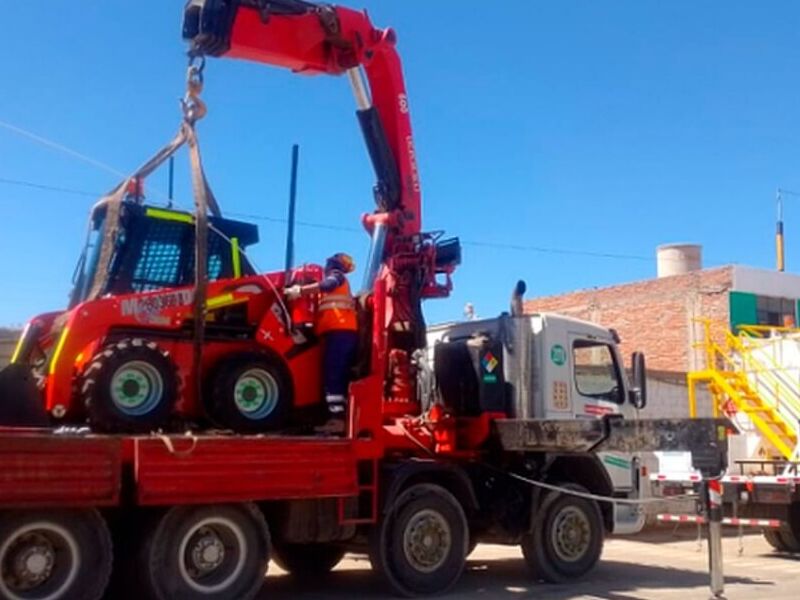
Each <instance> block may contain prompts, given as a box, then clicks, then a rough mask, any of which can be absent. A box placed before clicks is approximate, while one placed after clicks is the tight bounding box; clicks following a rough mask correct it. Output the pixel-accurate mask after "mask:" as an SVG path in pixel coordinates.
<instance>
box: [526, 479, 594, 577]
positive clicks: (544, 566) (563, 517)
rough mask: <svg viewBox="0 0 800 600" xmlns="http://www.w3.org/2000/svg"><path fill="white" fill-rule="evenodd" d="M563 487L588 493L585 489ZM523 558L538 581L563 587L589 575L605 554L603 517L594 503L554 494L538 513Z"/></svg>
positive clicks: (547, 497)
mask: <svg viewBox="0 0 800 600" xmlns="http://www.w3.org/2000/svg"><path fill="white" fill-rule="evenodd" d="M562 487H564V488H567V489H570V490H575V491H578V492H583V493H588V490H586V488H584V487H583V486H580V485H576V484H567V485H563V486H562ZM537 513H538V514H537V516H536V518H535V519H534V525H533V532H532V533H530V534H528V535H526V536H525V537H524V538H523V540H522V555H523V556H524V557H525V562H526V563H527V565H528V567H529V569H530V571H531V573H532V574H533V576H534V577H536V578H537V579H543V580H545V581H548V582H551V583H564V582H567V581H572V580H574V579H575V578H576V577H581V576H582V575H584V574H586V573H587V572H588V571H589V570H590V569H592V567H594V565H595V564H596V563H597V561H598V560H599V559H600V554H601V553H602V551H603V535H604V529H603V516H602V513H601V512H600V507H599V506H598V505H597V502H595V501H594V500H588V499H585V498H579V497H578V496H572V495H568V494H560V493H558V492H551V493H550V494H548V495H547V496H546V497H545V499H544V501H543V502H542V504H541V506H540V507H539V509H538V511H537Z"/></svg>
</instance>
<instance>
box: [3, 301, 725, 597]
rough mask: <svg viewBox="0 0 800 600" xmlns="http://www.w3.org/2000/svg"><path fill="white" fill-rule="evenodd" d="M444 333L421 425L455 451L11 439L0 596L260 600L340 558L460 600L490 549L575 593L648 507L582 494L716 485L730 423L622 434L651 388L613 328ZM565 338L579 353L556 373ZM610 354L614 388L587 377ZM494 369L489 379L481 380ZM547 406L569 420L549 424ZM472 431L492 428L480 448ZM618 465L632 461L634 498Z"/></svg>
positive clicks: (280, 442) (406, 425) (675, 423)
mask: <svg viewBox="0 0 800 600" xmlns="http://www.w3.org/2000/svg"><path fill="white" fill-rule="evenodd" d="M432 335H434V336H435V337H436V338H437V340H436V342H435V343H434V344H433V348H434V349H433V351H432V353H431V354H432V357H433V358H432V361H431V365H432V366H433V368H432V369H431V371H432V373H431V377H432V378H434V379H432V381H431V385H430V386H428V385H424V386H422V387H424V388H426V389H430V390H432V391H431V395H432V396H431V398H429V399H427V400H426V401H432V400H433V396H435V397H436V402H437V403H438V404H432V405H431V407H430V408H429V410H427V411H426V412H425V413H424V414H425V415H426V417H425V420H427V419H431V418H435V414H436V412H437V409H436V406H439V407H444V408H446V409H447V412H448V414H450V415H452V418H453V419H454V420H453V423H452V424H451V425H452V426H453V427H452V429H450V431H451V432H452V433H453V434H454V437H452V438H451V439H448V437H447V436H446V435H442V434H443V433H444V432H445V431H446V429H445V428H443V427H442V426H441V424H440V426H439V427H438V428H437V427H436V426H430V425H428V424H426V423H425V422H424V419H422V418H420V417H408V418H407V419H403V420H397V421H395V422H393V423H392V424H388V425H384V426H382V427H380V428H379V429H377V430H374V431H373V432H372V433H373V434H370V432H369V431H368V430H367V429H360V428H359V422H358V420H359V418H360V417H359V416H358V415H361V414H365V413H368V411H363V412H361V411H359V410H358V407H356V406H352V410H351V414H352V415H354V417H353V419H352V422H351V429H350V431H351V432H352V433H353V435H351V436H350V437H348V438H345V439H336V438H324V437H299V436H291V435H271V436H270V435H240V434H224V433H202V434H186V435H175V434H172V435H155V434H154V435H146V436H144V435H142V436H137V435H96V434H91V433H88V432H86V431H75V430H69V429H65V430H62V431H55V432H53V431H37V430H25V429H5V430H3V431H0V572H1V573H2V577H0V596H2V597H4V598H10V599H12V600H21V599H23V598H24V599H28V600H30V599H36V600H42V599H44V598H86V599H92V598H100V597H102V594H103V593H104V591H105V590H106V589H107V585H108V582H109V580H110V579H111V573H112V569H113V571H114V577H113V584H112V586H113V587H112V588H111V589H112V590H113V593H111V595H110V596H109V597H125V596H124V594H125V593H131V594H133V596H132V597H137V598H140V597H152V598H158V599H163V600H166V599H170V600H174V599H176V598H178V599H183V598H190V599H194V598H250V597H253V596H254V595H255V594H256V593H257V592H258V590H259V589H260V588H261V587H262V585H263V583H264V574H265V572H266V570H267V565H268V561H269V560H270V556H272V558H274V559H275V560H276V561H277V562H278V563H279V564H280V565H281V566H283V567H285V568H286V569H287V570H289V571H290V572H291V573H294V574H297V575H316V576H321V575H323V574H324V573H326V572H328V571H329V570H330V569H332V568H333V567H334V566H335V565H336V564H337V563H338V562H339V560H340V559H341V558H342V556H343V555H344V553H345V552H346V551H358V552H362V553H367V554H368V555H369V556H370V559H371V561H372V564H373V566H374V567H375V568H376V569H377V570H378V571H379V572H380V573H381V575H382V576H383V578H384V579H385V580H386V582H387V583H388V584H389V587H390V588H391V589H392V590H393V591H394V592H396V593H399V594H401V595H408V596H411V595H425V594H432V593H438V592H442V591H444V590H446V589H448V588H449V587H450V586H452V585H453V584H455V582H456V581H457V580H458V578H459V576H460V574H461V572H462V570H463V568H464V564H465V560H466V556H467V554H468V551H469V548H470V547H471V546H473V545H474V544H476V543H478V542H479V541H484V542H492V543H504V544H514V545H521V547H522V548H523V552H524V554H525V558H526V561H527V564H528V566H529V568H530V569H531V571H532V573H533V575H534V576H535V577H537V578H541V579H545V580H547V581H554V582H568V581H570V580H572V579H574V578H576V577H580V576H582V575H584V574H586V573H587V572H588V571H589V570H591V569H592V567H593V566H594V565H595V564H596V562H597V561H598V560H599V558H600V555H601V552H602V545H603V537H604V536H605V534H606V533H610V532H617V533H620V532H622V533H626V532H627V533H630V532H631V531H633V530H635V526H632V525H631V523H632V520H633V521H636V520H637V519H638V518H639V516H640V515H639V513H638V512H637V511H636V510H631V507H629V506H620V505H616V504H612V503H609V502H603V501H599V500H598V499H597V498H595V497H594V496H585V494H591V495H596V496H600V497H603V498H613V499H615V500H617V501H621V502H625V501H627V500H633V501H634V502H635V501H636V499H638V498H639V497H640V493H641V487H640V477H639V476H640V468H639V464H638V462H637V460H636V453H637V452H639V451H644V450H688V451H691V452H692V453H693V457H694V463H695V466H696V467H697V468H699V469H701V470H703V472H705V473H707V474H709V475H716V474H717V473H719V472H720V471H721V470H722V469H723V468H724V463H725V454H726V448H727V441H726V437H725V422H724V421H720V420H711V419H709V420H640V419H635V418H627V419H626V418H624V416H623V413H626V412H628V411H630V410H631V409H632V408H634V407H633V405H632V402H636V403H640V402H641V400H642V398H643V397H644V388H643V383H642V382H643V379H642V377H643V372H640V373H639V374H638V375H637V376H636V379H635V380H634V382H633V384H631V383H629V382H628V381H627V378H626V377H625V376H624V373H623V371H622V369H621V368H620V365H621V360H620V357H619V354H618V352H617V348H616V345H615V343H614V341H613V334H612V333H610V332H609V331H607V330H603V329H602V328H599V327H597V326H596V325H593V324H589V323H581V322H579V321H575V320H573V319H565V318H563V317H558V316H556V315H532V316H517V317H509V316H505V317H501V318H498V319H491V320H486V321H479V322H470V323H460V324H453V325H450V326H445V327H439V328H434V333H433V334H432ZM560 336H568V337H566V338H563V339H564V341H565V343H569V344H570V345H569V346H567V348H569V351H567V353H566V355H565V356H564V357H563V358H564V360H563V364H556V363H562V360H561V359H560V358H559V359H558V360H556V362H553V361H552V358H551V356H550V354H551V350H552V348H553V347H556V346H561V345H563V344H561V339H562V338H561V337H560ZM567 339H568V340H570V342H566V340H567ZM474 348H478V349H477V350H472V349H474ZM587 348H588V349H589V350H590V352H589V353H586V352H585V350H586V349H587ZM523 349H524V350H523ZM548 349H550V350H548ZM464 351H466V352H467V354H466V355H465V354H463V352H464ZM473 351H474V352H476V354H473V355H470V354H469V353H470V352H473ZM604 352H608V357H609V359H610V360H611V363H610V366H611V368H610V369H605V374H602V373H600V371H598V368H597V367H598V365H597V364H591V365H587V364H584V363H582V362H581V360H582V359H585V358H586V357H589V356H598V355H599V354H600V353H604ZM459 355H460V356H461V358H459ZM487 356H492V357H494V358H495V359H496V360H497V362H498V364H497V365H496V368H495V369H493V371H494V372H496V373H497V379H496V380H494V381H488V380H484V376H485V375H486V373H487V371H486V367H478V368H474V366H473V365H474V363H473V361H472V358H473V357H475V358H477V359H478V362H479V363H481V364H483V363H485V362H486V360H485V359H486V358H487ZM637 362H638V361H637ZM598 364H605V363H602V362H601V363H598ZM526 365H534V366H536V370H537V373H538V376H537V377H536V378H534V379H533V380H532V379H531V369H529V368H526ZM606 366H608V365H606ZM563 373H566V374H567V376H568V377H569V379H573V380H574V381H575V382H576V383H575V386H569V387H568V388H567V389H566V390H565V393H566V396H567V397H566V398H560V397H559V398H553V397H552V396H551V395H550V394H549V393H546V392H547V391H548V390H550V389H552V388H551V386H550V385H549V384H548V383H545V382H549V381H550V380H551V378H553V377H555V378H556V380H558V378H560V377H563ZM489 379H491V378H489ZM606 379H607V380H608V382H607V386H606V387H607V388H608V389H607V390H605V391H603V390H600V387H601V386H602V385H604V382H605V381H606ZM587 384H591V385H594V386H595V387H594V392H596V393H595V394H592V395H586V390H585V389H583V390H581V386H584V387H585V386H586V385H587ZM470 386H473V387H472V388H470ZM465 389H472V390H473V391H471V392H469V393H467V394H463V393H461V391H459V390H465ZM433 390H437V391H435V392H434V391H433ZM499 390H505V392H504V393H502V394H501V395H498V391H499ZM553 401H557V402H562V401H563V402H567V403H568V404H569V406H571V407H572V409H571V410H572V413H571V414H564V413H561V414H558V413H553V412H552V410H550V409H548V408H547V406H548V404H549V403H551V402H553ZM380 402H382V398H381V397H380V396H378V397H376V398H375V399H374V403H375V404H380ZM498 402H501V403H503V404H505V406H506V408H505V412H504V413H503V414H501V413H499V412H498V404H497V403H498ZM586 402H591V403H592V404H591V406H602V407H606V408H607V409H608V410H607V414H606V415H605V416H604V417H602V418H600V417H597V416H591V415H590V414H589V413H587V410H588V409H587V407H586V406H587V405H586V404H585V403H586ZM365 408H366V407H365ZM589 412H593V410H592V411H589ZM526 413H527V414H526ZM459 414H461V415H465V414H466V415H469V416H458V415H459ZM536 415H541V416H543V417H545V418H536ZM475 419H482V420H484V421H485V425H486V427H485V431H484V434H483V438H484V439H483V440H482V441H481V442H480V443H478V444H477V445H476V444H475V439H474V436H475V433H474V424H475ZM427 427H431V429H430V430H428V431H427V432H426V431H425V430H426V428H427ZM355 432H360V433H361V435H360V436H359V435H358V434H357V433H355ZM434 435H436V437H438V441H437V440H436V439H434ZM463 436H467V437H469V438H472V439H471V440H467V439H465V438H464V437H463ZM451 441H454V442H455V443H454V445H450V443H451ZM467 444H469V446H467ZM468 448H469V449H468ZM608 456H617V457H618V456H627V457H628V458H629V460H630V462H629V464H628V466H627V468H626V469H623V470H621V471H625V472H627V476H628V477H629V479H630V480H629V481H627V482H625V481H620V480H619V478H620V473H614V472H612V471H614V469H615V468H617V466H618V463H619V458H617V459H616V460H614V461H607V460H606V458H607V457H608ZM609 463H610V465H612V466H609ZM540 484H544V485H545V486H551V487H545V488H542V487H540V486H539V485H540ZM552 486H557V487H559V488H563V489H565V491H566V493H559V492H556V491H553V489H552ZM573 494H577V495H573ZM112 557H113V558H112Z"/></svg>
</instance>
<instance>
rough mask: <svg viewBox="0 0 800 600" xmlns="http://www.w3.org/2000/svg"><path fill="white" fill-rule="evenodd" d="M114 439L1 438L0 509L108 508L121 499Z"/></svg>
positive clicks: (117, 446) (14, 435) (34, 435)
mask: <svg viewBox="0 0 800 600" xmlns="http://www.w3.org/2000/svg"><path fill="white" fill-rule="evenodd" d="M120 474H121V450H120V442H119V440H118V439H115V438H113V437H106V436H97V437H82V436H74V437H73V436H65V435H56V434H53V433H49V432H48V433H9V432H3V435H2V436H0V507H2V508H14V507H26V508H30V507H43V506H44V507H48V506H52V507H56V506H111V505H114V504H117V502H118V501H119V493H120V477H121V475H120Z"/></svg>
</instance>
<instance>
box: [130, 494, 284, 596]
mask: <svg viewBox="0 0 800 600" xmlns="http://www.w3.org/2000/svg"><path fill="white" fill-rule="evenodd" d="M139 558H140V573H141V579H142V582H143V584H144V587H145V589H146V591H147V592H148V593H147V594H145V595H144V597H147V598H154V599H156V600H195V599H197V598H204V599H206V600H228V599H230V598H236V599H237V600H247V599H249V598H253V597H254V596H255V595H256V594H257V593H258V591H259V590H260V589H261V587H262V585H263V584H264V577H265V575H266V572H267V565H268V563H269V532H268V530H267V524H266V522H265V521H264V517H263V515H262V514H261V512H260V511H259V510H258V509H257V508H256V507H255V506H254V505H252V504H235V505H234V504H228V505H217V506H177V507H174V508H171V509H170V510H168V511H167V512H166V513H165V514H164V515H163V516H162V517H161V518H160V519H157V520H156V521H155V522H154V524H153V525H152V527H151V530H150V531H149V532H148V533H147V535H146V536H145V538H144V541H143V544H142V548H141V553H140V557H139Z"/></svg>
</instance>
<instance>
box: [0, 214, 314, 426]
mask: <svg viewBox="0 0 800 600" xmlns="http://www.w3.org/2000/svg"><path fill="white" fill-rule="evenodd" d="M257 241H258V230H257V228H256V226H255V225H252V224H249V223H243V222H239V221H234V220H230V219H224V218H221V217H209V230H208V247H207V274H208V286H207V292H206V298H207V302H206V305H207V315H206V319H205V327H204V329H205V331H204V338H203V346H202V355H201V356H202V357H201V359H200V364H199V365H196V364H195V359H194V354H193V350H194V339H195V338H194V336H193V331H194V318H195V317H194V314H193V312H194V294H195V287H194V273H195V265H194V260H195V226H194V217H193V215H191V214H189V213H186V212H181V211H175V210H168V209H164V208H156V207H152V206H146V205H143V204H140V203H139V202H136V201H124V202H121V203H119V204H117V205H114V204H110V203H104V202H102V201H101V202H100V203H98V204H97V205H96V206H95V207H94V209H93V211H92V213H91V216H90V223H89V232H88V239H87V241H86V244H85V247H84V250H83V253H82V254H81V257H80V260H79V262H78V265H77V268H76V271H75V275H74V288H73V291H72V294H71V298H70V303H69V307H68V308H67V310H65V311H63V312H54V313H48V314H43V315H39V316H37V317H35V318H33V319H32V320H31V321H30V322H29V323H28V324H27V326H26V327H25V329H24V331H23V334H22V337H21V339H20V340H19V343H18V345H17V348H16V351H15V353H14V355H13V357H12V364H11V365H10V366H9V367H7V368H6V369H5V370H4V371H3V372H2V373H0V385H1V386H2V389H0V418H2V424H5V425H48V424H53V423H54V422H56V423H69V424H83V423H85V422H87V421H88V422H89V424H90V425H91V427H92V428H93V429H95V430H98V431H112V432H117V431H119V432H144V431H151V430H156V429H160V428H164V429H169V428H182V427H187V426H194V425H198V426H208V425H212V426H217V427H222V428H227V429H233V430H235V431H243V432H258V431H269V430H274V429H278V428H281V427H283V426H285V425H286V424H287V422H288V421H289V419H290V418H291V417H292V415H293V414H294V413H296V412H297V411H298V410H302V409H305V408H309V409H310V408H312V407H315V406H318V405H319V404H320V400H321V381H320V380H321V373H320V371H321V352H320V349H319V344H317V342H316V340H315V339H314V336H313V327H312V325H313V321H314V313H315V310H316V299H315V298H314V297H305V298H301V299H297V300H294V301H292V302H291V303H289V302H287V301H286V300H285V299H284V298H283V292H282V290H283V289H284V288H285V287H286V286H287V285H289V284H295V283H313V282H316V281H319V280H320V278H321V277H322V268H321V267H319V266H316V265H311V266H303V267H299V268H296V269H294V270H293V271H290V272H289V273H288V274H285V273H283V272H280V273H267V274H257V273H256V272H255V270H254V269H253V267H252V265H251V264H250V262H249V261H248V259H247V257H246V256H245V254H244V250H245V249H246V248H247V247H249V246H251V245H252V244H254V243H256V242H257ZM287 278H288V279H289V280H290V281H287ZM198 366H199V372H200V375H198V374H197V367H198ZM300 373H302V377H300V376H299V374H300ZM198 388H200V389H198Z"/></svg>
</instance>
